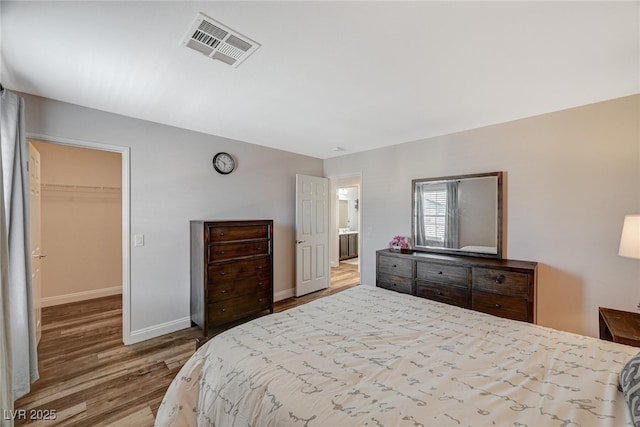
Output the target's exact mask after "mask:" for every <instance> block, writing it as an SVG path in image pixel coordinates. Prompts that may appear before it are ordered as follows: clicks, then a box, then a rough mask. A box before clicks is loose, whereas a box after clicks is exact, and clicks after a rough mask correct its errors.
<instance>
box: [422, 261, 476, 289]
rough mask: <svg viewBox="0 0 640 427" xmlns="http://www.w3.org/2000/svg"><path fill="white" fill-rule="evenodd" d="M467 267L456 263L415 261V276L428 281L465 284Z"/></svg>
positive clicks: (466, 281) (467, 272)
mask: <svg viewBox="0 0 640 427" xmlns="http://www.w3.org/2000/svg"><path fill="white" fill-rule="evenodd" d="M468 276H469V269H468V268H467V267H460V266H457V265H447V264H437V263H432V262H421V261H418V262H416V278H418V279H422V280H426V281H429V282H438V283H450V284H454V285H459V286H464V287H466V286H467V283H468V280H469V279H468Z"/></svg>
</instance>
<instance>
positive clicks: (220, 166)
mask: <svg viewBox="0 0 640 427" xmlns="http://www.w3.org/2000/svg"><path fill="white" fill-rule="evenodd" d="M213 168H214V169H215V170H216V172H218V173H221V174H223V175H226V174H229V173H231V172H233V170H234V169H235V168H236V161H235V159H234V158H233V156H231V154H229V153H224V152H221V153H218V154H216V155H215V156H213Z"/></svg>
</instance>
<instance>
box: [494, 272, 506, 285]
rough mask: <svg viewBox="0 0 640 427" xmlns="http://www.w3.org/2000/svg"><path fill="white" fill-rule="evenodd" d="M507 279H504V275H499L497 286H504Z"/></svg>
mask: <svg viewBox="0 0 640 427" xmlns="http://www.w3.org/2000/svg"><path fill="white" fill-rule="evenodd" d="M505 279H506V277H504V275H503V274H501V275H499V276H498V277H496V283H497V284H502V283H504V280H505Z"/></svg>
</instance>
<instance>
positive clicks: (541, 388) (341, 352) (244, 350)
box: [156, 286, 638, 427]
mask: <svg viewBox="0 0 640 427" xmlns="http://www.w3.org/2000/svg"><path fill="white" fill-rule="evenodd" d="M637 352H638V351H637V349H636V348H633V347H629V346H625V345H620V344H615V343H610V342H606V341H601V340H598V339H595V338H591V337H585V336H581V335H575V334H571V333H566V332H560V331H556V330H553V329H549V328H544V327H541V326H537V325H532V324H528V323H522V322H516V321H512V320H506V319H501V318H498V317H493V316H490V315H486V314H483V313H478V312H474V311H470V310H465V309H461V308H458V307H453V306H449V305H445V304H441V303H438V302H434V301H430V300H426V299H422V298H417V297H412V296H409V295H404V294H400V293H396V292H392V291H387V290H384V289H380V288H374V287H370V286H356V287H354V288H352V289H349V290H346V291H343V292H340V293H338V294H335V295H332V296H328V297H325V298H321V299H318V300H315V301H313V302H311V303H308V304H305V305H303V306H299V307H296V308H293V309H290V310H288V311H285V312H282V313H276V314H272V315H268V316H265V317H262V318H259V319H256V320H254V321H251V322H248V323H245V324H243V325H241V326H238V327H236V328H233V329H231V330H229V331H226V332H224V333H222V334H220V335H218V336H216V337H215V338H213V339H212V340H210V341H209V342H208V343H207V344H206V345H204V346H203V347H201V348H200V349H199V350H198V351H197V352H196V353H195V354H194V355H193V357H192V358H191V359H190V360H189V361H188V362H187V363H186V364H185V366H184V367H183V368H182V370H181V371H180V373H179V374H178V375H177V376H176V378H175V379H174V381H173V383H172V384H171V386H170V387H169V389H168V391H167V393H166V395H165V397H164V400H163V402H162V404H161V406H160V408H159V411H158V415H157V418H156V425H157V426H218V427H229V426H308V427H314V426H321V427H325V426H349V427H351V426H488V425H494V426H529V427H537V426H622V425H632V424H631V421H630V417H629V413H628V409H627V406H626V404H625V400H624V397H623V395H622V393H621V392H620V391H618V389H617V385H618V374H619V373H620V371H621V369H622V367H623V366H624V364H625V363H626V361H627V360H628V359H630V358H631V357H632V356H633V355H635V354H636V353H637Z"/></svg>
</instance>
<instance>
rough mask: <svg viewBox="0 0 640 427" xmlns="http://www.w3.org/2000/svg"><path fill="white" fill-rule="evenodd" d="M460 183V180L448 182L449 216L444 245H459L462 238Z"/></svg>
mask: <svg viewBox="0 0 640 427" xmlns="http://www.w3.org/2000/svg"><path fill="white" fill-rule="evenodd" d="M458 183H459V181H453V182H447V214H446V215H447V217H446V227H445V233H444V247H445V248H455V249H457V248H458V247H459V240H460V217H459V215H458V214H459V210H460V209H459V207H458V206H459V203H458Z"/></svg>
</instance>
